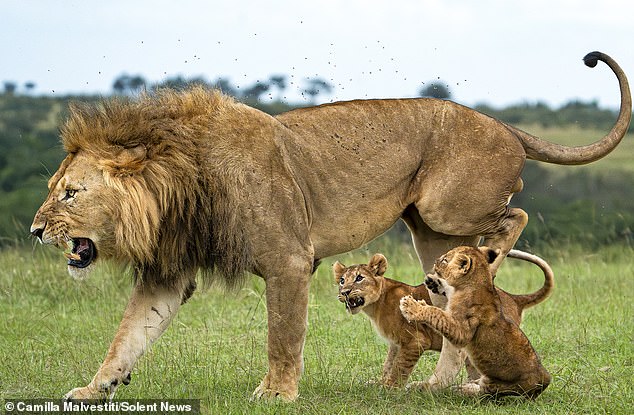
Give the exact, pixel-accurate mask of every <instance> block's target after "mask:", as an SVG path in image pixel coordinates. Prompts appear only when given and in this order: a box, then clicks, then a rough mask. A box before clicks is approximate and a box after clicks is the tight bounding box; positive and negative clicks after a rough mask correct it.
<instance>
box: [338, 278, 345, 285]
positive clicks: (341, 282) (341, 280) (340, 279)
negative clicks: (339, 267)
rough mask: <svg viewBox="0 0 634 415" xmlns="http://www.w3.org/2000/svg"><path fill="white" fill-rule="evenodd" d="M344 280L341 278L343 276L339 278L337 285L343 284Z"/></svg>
mask: <svg viewBox="0 0 634 415" xmlns="http://www.w3.org/2000/svg"><path fill="white" fill-rule="evenodd" d="M344 282H345V280H344V279H343V277H341V278H339V285H343V283H344Z"/></svg>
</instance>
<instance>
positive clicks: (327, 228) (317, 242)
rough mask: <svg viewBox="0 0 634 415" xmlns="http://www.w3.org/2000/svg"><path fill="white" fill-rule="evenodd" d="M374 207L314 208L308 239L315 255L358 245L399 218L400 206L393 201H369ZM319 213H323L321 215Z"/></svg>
mask: <svg viewBox="0 0 634 415" xmlns="http://www.w3.org/2000/svg"><path fill="white" fill-rule="evenodd" d="M372 206H374V209H371V210H366V209H363V208H361V207H359V208H358V210H357V211H346V212H342V211H341V210H339V211H336V209H335V210H333V211H332V212H330V211H327V212H319V211H313V215H314V216H313V218H312V225H311V229H310V238H311V241H312V243H313V247H314V249H315V256H316V257H317V258H325V257H329V256H332V255H337V254H341V253H344V252H348V251H351V250H353V249H356V248H359V247H361V246H363V245H365V244H366V243H368V242H370V241H371V240H373V239H375V238H376V237H378V236H380V235H381V234H383V233H384V232H385V231H387V230H388V229H390V227H391V226H392V225H393V224H394V223H395V222H396V221H397V220H398V219H399V218H400V216H401V214H402V212H403V209H404V208H403V207H401V206H400V205H398V203H397V202H396V201H390V202H388V201H385V202H384V203H374V204H372ZM320 213H322V214H320Z"/></svg>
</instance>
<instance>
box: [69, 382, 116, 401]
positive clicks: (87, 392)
mask: <svg viewBox="0 0 634 415" xmlns="http://www.w3.org/2000/svg"><path fill="white" fill-rule="evenodd" d="M113 397H114V390H112V392H110V391H109V390H103V391H101V390H99V389H97V388H94V387H92V386H91V385H88V386H85V387H83V388H75V389H73V390H71V391H70V392H68V393H67V394H66V395H64V398H63V399H64V401H99V402H105V401H107V400H109V399H112V398H113Z"/></svg>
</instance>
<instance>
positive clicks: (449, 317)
mask: <svg viewBox="0 0 634 415" xmlns="http://www.w3.org/2000/svg"><path fill="white" fill-rule="evenodd" d="M498 254H499V251H498V250H493V249H490V248H487V247H480V248H474V247H467V246H462V247H458V248H455V249H452V250H451V251H449V252H448V253H447V254H445V255H443V256H441V257H440V258H439V259H438V260H436V264H435V265H434V272H435V273H434V275H431V276H429V278H431V279H440V281H439V282H440V283H443V284H447V285H449V286H451V288H452V290H451V292H448V293H447V294H448V300H449V301H448V303H447V309H446V311H445V310H442V309H440V308H438V307H434V306H430V305H428V304H427V303H426V302H425V301H418V300H416V299H414V298H413V297H412V296H407V297H403V298H402V299H401V306H400V308H401V312H402V313H403V316H405V318H406V319H407V320H409V321H414V322H418V323H424V324H427V325H429V326H430V327H432V328H433V329H434V330H436V331H438V332H439V333H441V334H442V335H443V336H444V337H445V338H447V339H448V340H449V341H450V342H451V343H452V344H454V345H455V346H457V347H460V348H465V350H466V351H467V354H468V356H469V360H470V361H471V363H472V364H473V365H474V366H475V367H476V369H477V370H478V371H479V372H480V373H482V377H481V378H480V379H479V380H478V381H477V382H472V383H467V384H464V385H462V386H460V388H459V390H460V391H461V392H463V393H464V394H468V395H481V394H484V395H495V396H503V395H522V396H525V397H528V398H531V399H534V398H536V397H537V396H539V394H540V393H542V392H543V391H544V389H546V387H547V386H548V385H549V384H550V380H551V376H550V374H549V373H548V371H547V370H546V369H545V368H544V367H543V366H542V364H541V361H540V359H539V356H537V353H536V352H535V349H533V347H532V345H531V344H530V341H529V340H528V338H527V337H526V335H525V334H524V333H523V332H522V330H520V328H519V326H518V325H517V324H516V323H514V322H513V321H511V320H510V319H509V318H507V317H506V316H505V315H504V312H503V309H502V304H501V300H500V296H499V295H498V293H497V292H496V290H495V289H494V286H493V277H492V275H491V271H490V270H489V264H491V263H493V262H494V261H495V258H497V256H498Z"/></svg>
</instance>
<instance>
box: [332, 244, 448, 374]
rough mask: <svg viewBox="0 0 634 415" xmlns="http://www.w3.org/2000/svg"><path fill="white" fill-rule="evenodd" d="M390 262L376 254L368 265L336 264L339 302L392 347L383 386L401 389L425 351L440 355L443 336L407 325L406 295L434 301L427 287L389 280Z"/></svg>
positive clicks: (418, 325) (387, 360)
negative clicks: (402, 303)
mask: <svg viewBox="0 0 634 415" xmlns="http://www.w3.org/2000/svg"><path fill="white" fill-rule="evenodd" d="M386 270H387V259H386V258H385V257H384V256H383V255H381V254H375V255H374V256H373V257H372V258H371V259H370V262H368V264H367V265H366V264H360V265H353V266H350V267H346V266H345V265H343V264H341V263H340V262H338V261H337V262H335V264H334V265H333V271H334V274H335V281H336V282H337V283H338V284H339V295H338V298H339V301H341V302H342V303H345V304H346V308H347V309H348V310H349V311H350V313H352V314H357V313H358V312H359V311H361V310H363V312H364V313H365V314H366V315H367V316H368V317H369V318H370V320H371V321H372V324H373V326H374V327H375V329H376V331H377V332H378V333H379V335H381V336H382V337H383V338H385V339H386V340H387V341H388V343H389V350H388V352H387V358H386V359H385V363H384V364H383V374H382V376H381V384H383V385H384V386H388V387H395V386H401V385H402V384H403V383H404V382H406V381H407V379H408V378H409V375H410V374H411V373H412V370H413V369H414V366H415V365H416V362H418V359H419V358H420V356H421V355H422V354H423V352H424V351H425V350H436V351H440V348H441V347H442V336H440V335H439V334H437V333H435V332H434V331H433V330H432V329H431V328H429V327H427V326H426V325H424V324H419V323H416V322H409V321H407V320H406V319H405V318H404V317H403V315H402V314H401V312H400V310H399V301H400V299H401V298H403V297H404V296H406V295H409V296H412V297H413V298H416V299H420V300H425V301H431V300H430V298H429V293H428V291H427V287H426V286H425V284H421V285H418V286H415V287H414V286H411V285H407V284H405V283H402V282H399V281H394V280H392V279H389V278H385V277H384V276H383V274H385V271H386Z"/></svg>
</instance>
